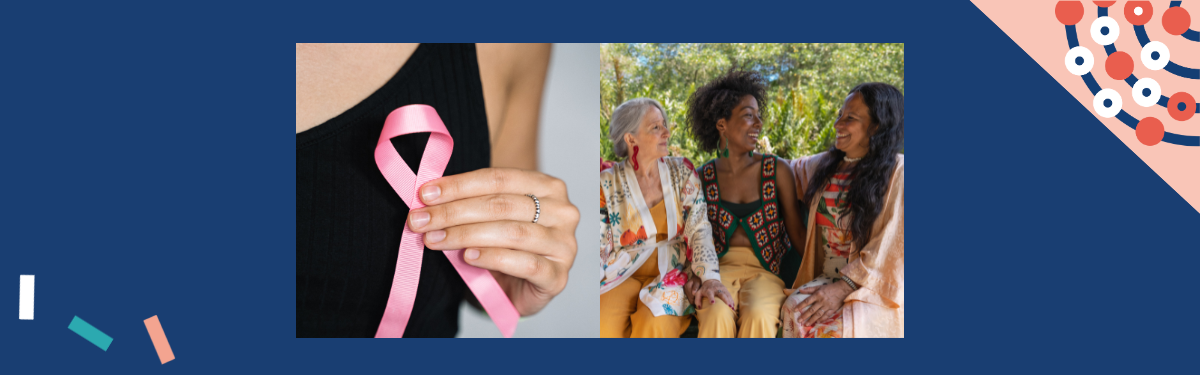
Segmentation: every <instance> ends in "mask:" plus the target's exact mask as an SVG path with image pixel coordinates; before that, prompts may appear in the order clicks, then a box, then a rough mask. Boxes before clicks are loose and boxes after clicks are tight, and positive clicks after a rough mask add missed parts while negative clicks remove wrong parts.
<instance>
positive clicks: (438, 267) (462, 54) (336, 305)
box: [296, 44, 491, 337]
mask: <svg viewBox="0 0 1200 375" xmlns="http://www.w3.org/2000/svg"><path fill="white" fill-rule="evenodd" d="M408 104H427V105H430V106H432V107H433V108H434V109H436V110H437V113H438V116H440V117H441V118H442V121H443V122H445V123H446V128H447V129H448V130H449V131H450V136H451V137H453V138H454V153H453V154H452V155H451V156H450V162H449V164H448V165H447V166H446V172H445V175H453V174H459V173H463V172H469V171H473V170H476V169H480V168H487V167H489V166H490V164H491V146H490V144H489V141H488V139H489V138H488V127H487V113H486V111H485V109H484V102H483V85H482V83H481V82H480V79H479V65H478V61H477V59H476V56H475V46H474V45H472V44H467V45H443V44H421V45H420V46H418V47H417V49H416V51H415V52H413V54H412V56H411V57H409V59H408V61H406V62H405V64H404V66H403V67H401V68H400V70H399V71H398V72H397V73H396V75H395V76H393V77H392V78H391V80H389V81H388V82H387V83H386V84H384V85H383V87H381V88H380V89H379V90H378V91H376V92H375V93H373V94H371V96H369V97H367V99H366V100H363V101H362V102H361V103H358V104H357V105H355V106H354V107H353V108H350V109H349V110H347V111H346V112H345V113H342V114H340V115H338V116H337V117H334V118H333V119H332V120H329V121H327V122H325V123H323V124H321V125H319V126H317V127H315V128H312V129H309V130H306V131H304V132H302V133H300V134H296V336H297V337H374V336H375V331H376V330H377V329H378V328H379V321H380V319H382V318H383V311H384V308H385V307H386V306H387V300H388V295H389V293H390V291H391V286H392V277H393V275H394V273H395V271H396V257H397V254H398V253H399V247H400V236H401V232H402V231H403V228H404V225H405V220H406V219H407V216H408V206H407V205H405V204H404V201H403V200H401V199H400V197H399V196H398V195H397V194H396V192H395V191H393V190H392V188H391V186H390V185H388V182H387V180H385V179H384V178H383V175H382V174H380V172H379V169H378V167H376V166H375V144H376V142H377V141H378V140H379V133H380V131H382V130H383V121H384V119H385V118H387V115H388V113H391V112H392V110H395V109H396V108H399V107H401V106H404V105H408ZM428 139H429V134H428V133H423V134H411V135H406V136H401V137H396V138H393V139H392V144H393V145H394V146H395V147H396V150H398V151H399V153H400V156H401V157H403V158H404V160H405V161H406V162H408V164H409V167H410V168H412V169H413V170H414V171H416V170H417V168H418V166H419V165H420V164H419V163H420V159H421V154H422V152H424V147H425V142H426V141H427V140H428ZM422 259H423V260H422V262H421V278H420V284H419V286H418V287H417V296H416V300H415V301H414V305H413V311H412V316H411V317H410V318H409V321H408V326H407V328H406V329H405V331H404V337H453V336H454V335H455V334H456V333H457V332H458V309H459V305H460V304H461V303H462V301H463V297H464V293H466V292H467V289H466V284H464V283H463V280H462V278H461V277H460V276H459V275H458V272H456V271H455V270H454V267H453V266H452V265H451V264H450V261H449V260H447V259H446V256H445V255H443V254H442V253H441V252H438V251H432V250H429V249H425V255H424V257H423V258H422Z"/></svg>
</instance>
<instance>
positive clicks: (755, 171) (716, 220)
mask: <svg viewBox="0 0 1200 375" xmlns="http://www.w3.org/2000/svg"><path fill="white" fill-rule="evenodd" d="M765 91H766V83H765V81H764V80H763V78H762V76H760V75H759V74H758V73H754V72H748V71H733V70H731V71H730V72H728V73H726V74H725V75H724V76H722V77H719V78H717V79H716V80H714V81H712V82H709V83H708V84H707V85H704V86H703V87H701V88H699V89H697V90H696V92H694V93H693V94H692V96H691V97H690V98H689V99H688V114H687V119H688V125H689V126H690V127H691V130H692V134H693V135H694V136H695V137H696V141H697V142H698V143H699V144H700V148H701V149H702V150H704V151H707V152H712V151H716V152H717V156H718V157H717V158H716V159H714V160H713V161H710V162H708V163H707V164H705V165H704V166H703V167H701V168H700V179H701V181H703V183H704V199H705V202H706V203H707V204H708V221H709V225H710V226H711V227H712V228H713V242H714V244H715V246H716V249H717V256H718V257H719V259H720V262H719V265H720V267H721V283H722V284H723V285H724V286H725V288H727V289H728V290H729V292H730V293H731V294H732V296H733V301H732V302H733V304H732V306H730V305H724V304H712V303H707V304H705V303H704V302H705V301H697V305H698V306H699V307H697V310H696V316H697V318H698V319H699V321H700V324H699V325H700V327H699V332H698V336H699V337H734V336H737V337H775V335H776V333H777V332H778V331H779V324H780V321H779V309H780V306H781V305H782V304H783V300H784V298H786V297H787V293H786V292H785V291H784V284H783V279H781V278H780V276H779V275H780V263H781V262H782V260H783V255H784V253H786V252H788V251H793V250H792V245H791V244H792V241H791V240H800V239H802V238H803V237H801V228H802V227H803V224H801V222H800V208H799V207H798V206H797V205H796V195H795V194H796V193H795V192H796V190H795V187H794V186H793V185H794V184H795V180H794V179H793V177H792V171H791V170H790V169H788V168H787V164H786V161H781V160H780V159H779V158H778V157H776V156H775V155H769V154H761V153H755V152H754V149H755V146H756V145H757V144H758V137H759V135H760V134H762V127H763V123H762V117H761V113H762V110H761V109H760V107H759V104H760V103H764V101H763V96H764V93H765ZM689 289H691V288H689ZM701 299H702V300H703V298H701Z"/></svg>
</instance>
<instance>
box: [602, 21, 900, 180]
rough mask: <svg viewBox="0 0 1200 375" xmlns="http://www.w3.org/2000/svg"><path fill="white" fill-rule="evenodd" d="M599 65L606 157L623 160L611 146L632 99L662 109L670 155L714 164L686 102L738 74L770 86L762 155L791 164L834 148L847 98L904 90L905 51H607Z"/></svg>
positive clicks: (877, 47)
mask: <svg viewBox="0 0 1200 375" xmlns="http://www.w3.org/2000/svg"><path fill="white" fill-rule="evenodd" d="M600 58H601V60H602V65H601V70H600V142H601V144H600V152H601V157H602V158H604V160H616V156H615V155H613V151H612V142H611V141H610V140H609V139H608V124H609V118H610V117H611V116H612V110H613V109H615V108H616V107H617V106H618V105H620V104H621V103H623V102H625V101H626V100H628V99H632V98H639V97H644V98H653V99H656V100H658V101H659V102H661V103H662V104H663V106H664V107H665V108H664V109H666V111H667V116H666V117H667V122H668V123H669V124H670V125H671V126H673V129H672V132H671V140H670V145H671V154H672V155H674V156H684V157H687V158H688V159H691V160H692V162H694V163H695V164H697V165H700V164H703V163H705V162H707V161H708V160H710V159H712V158H713V155H712V154H706V153H703V152H701V151H700V149H699V145H698V144H697V142H696V141H695V140H694V139H693V138H692V135H691V134H690V132H689V131H688V130H687V127H686V126H685V122H684V121H685V117H686V115H687V107H686V106H687V99H688V97H689V96H690V95H691V94H692V92H694V91H695V90H696V88H697V87H699V86H701V85H703V84H704V83H706V82H709V81H710V80H712V79H714V78H716V77H718V76H720V75H721V74H724V73H725V72H726V71H727V70H729V69H730V68H731V67H732V68H735V69H745V70H754V71H757V72H758V73H760V74H762V75H763V77H766V79H767V82H768V84H767V94H766V98H765V101H766V103H760V107H762V108H763V137H762V139H761V140H760V142H759V143H760V144H759V147H760V149H761V151H765V152H768V153H773V154H776V155H779V156H781V157H784V158H789V159H791V158H796V157H800V156H804V155H811V154H815V153H818V152H821V151H824V150H826V149H828V148H829V146H830V145H831V144H832V143H833V140H834V137H835V135H834V134H835V131H834V130H833V126H832V125H833V122H834V121H835V120H836V116H837V111H838V109H840V108H841V105H842V101H843V100H844V99H845V97H846V94H847V93H848V92H849V90H850V89H851V88H853V87H854V86H855V85H857V84H859V83H863V82H884V83H888V84H891V85H893V86H896V88H899V89H900V91H901V92H903V91H904V45H903V44H899V43H885V44H841V43H839V44H811V43H805V44H670V43H668V44H604V45H602V46H601V52H600Z"/></svg>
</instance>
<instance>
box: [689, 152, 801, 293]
mask: <svg viewBox="0 0 1200 375" xmlns="http://www.w3.org/2000/svg"><path fill="white" fill-rule="evenodd" d="M775 161H776V156H775V155H763V160H762V173H761V174H760V176H761V182H762V189H761V190H760V194H759V198H760V199H762V206H760V207H759V208H758V210H757V211H754V213H752V214H750V215H747V216H746V217H743V218H741V219H738V218H736V217H734V216H733V214H731V213H729V210H727V209H726V208H725V206H723V205H722V204H721V188H720V187H718V185H717V167H716V160H712V161H709V162H708V163H707V164H704V167H702V168H701V169H700V171H701V172H700V180H701V181H703V182H704V200H705V201H706V202H707V203H708V221H709V223H711V224H712V228H713V244H714V245H716V248H717V250H718V252H717V256H718V257H721V256H725V253H726V252H728V251H729V243H728V239H729V238H731V237H733V232H734V231H736V230H737V228H738V227H739V226H740V227H742V229H744V230H745V231H746V235H747V236H749V237H750V247H751V248H753V249H754V255H755V256H757V257H758V262H759V263H761V264H762V266H763V269H767V270H770V271H771V272H772V273H774V274H775V275H776V276H778V275H779V261H780V260H781V259H783V254H784V253H785V252H787V250H788V249H791V248H792V243H791V241H790V240H788V236H787V231H785V230H784V228H783V213H782V212H780V211H779V198H778V196H777V195H776V194H775V193H776V192H775Z"/></svg>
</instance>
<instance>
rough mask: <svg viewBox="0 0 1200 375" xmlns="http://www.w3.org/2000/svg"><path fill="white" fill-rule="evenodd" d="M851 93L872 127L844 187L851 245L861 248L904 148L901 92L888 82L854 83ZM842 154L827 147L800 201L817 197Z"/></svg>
mask: <svg viewBox="0 0 1200 375" xmlns="http://www.w3.org/2000/svg"><path fill="white" fill-rule="evenodd" d="M854 93H858V94H859V95H861V96H862V101H863V104H866V106H867V108H869V109H870V110H869V111H870V113H871V125H872V126H873V127H874V129H875V133H874V134H872V135H871V140H870V147H871V148H870V149H869V150H867V155H865V156H863V158H862V160H860V161H859V162H858V165H855V166H854V170H853V171H852V172H850V179H851V181H850V186H847V187H846V206H847V208H848V209H849V211H850V214H851V222H850V235H851V238H852V239H853V241H854V247H855V248H857V249H862V248H863V247H865V246H866V245H867V241H868V240H870V239H871V225H872V224H874V223H875V218H876V217H878V216H879V211H880V210H882V209H883V199H884V194H886V193H887V188H888V184H889V183H891V180H892V171H893V170H894V169H895V168H896V154H899V153H900V150H903V149H904V94H903V93H901V92H900V90H899V89H897V88H896V87H894V86H892V85H889V84H886V83H879V82H870V83H863V84H860V85H858V86H855V87H854V89H851V90H850V94H854ZM850 94H847V95H846V97H850ZM844 156H846V153H845V152H842V151H841V150H838V149H837V147H836V146H830V147H829V157H826V158H825V160H824V161H822V162H821V164H820V165H818V166H817V168H816V173H815V174H814V175H813V179H812V181H814V182H817V183H812V184H809V185H808V191H806V192H805V193H804V202H806V203H812V200H813V199H814V197H819V195H818V194H819V193H820V192H821V191H824V190H825V185H827V184H828V183H829V177H830V176H833V174H834V173H836V172H837V168H838V163H839V162H841V161H842V158H843V157H844Z"/></svg>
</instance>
